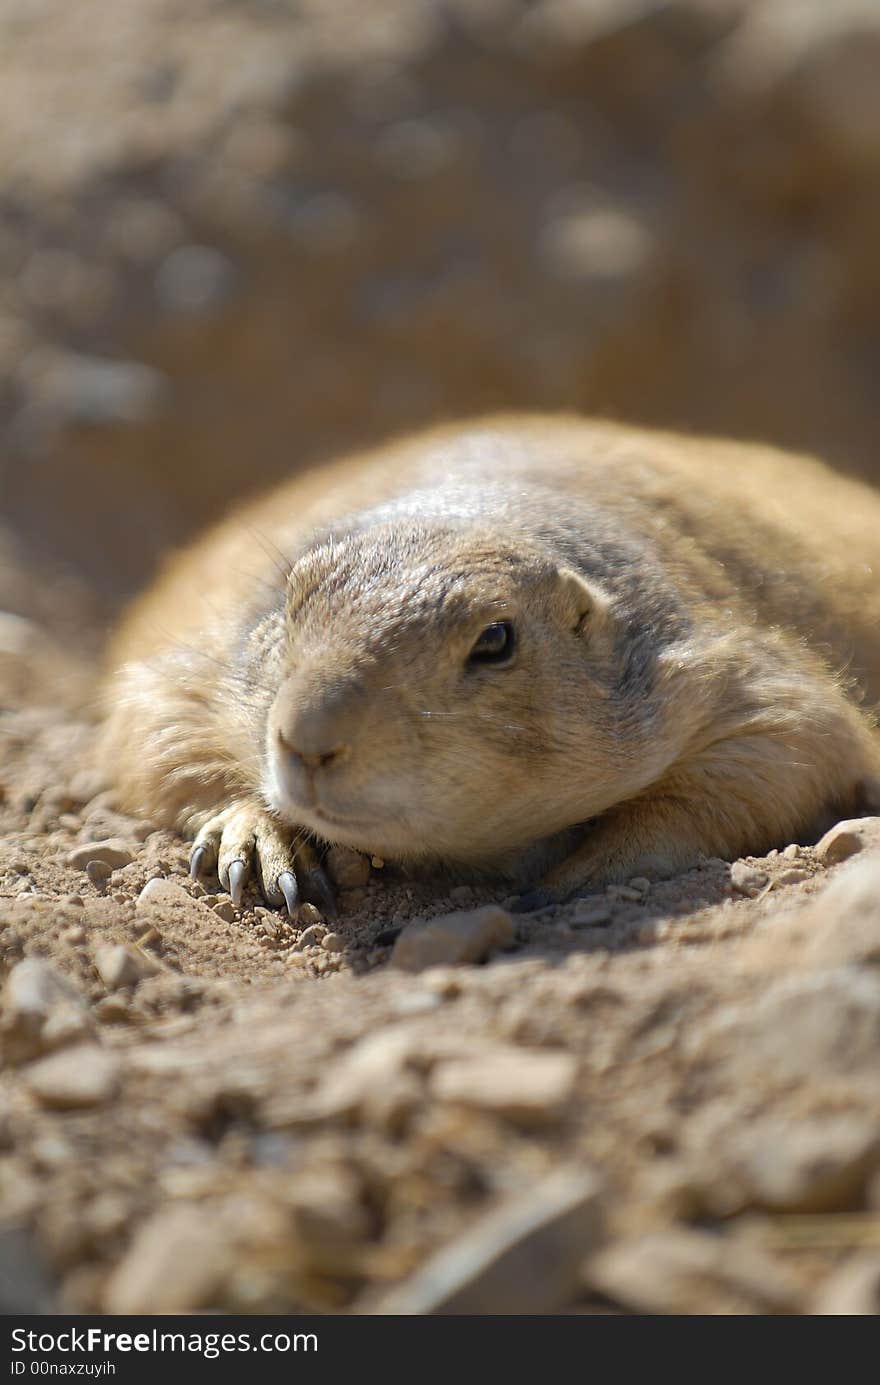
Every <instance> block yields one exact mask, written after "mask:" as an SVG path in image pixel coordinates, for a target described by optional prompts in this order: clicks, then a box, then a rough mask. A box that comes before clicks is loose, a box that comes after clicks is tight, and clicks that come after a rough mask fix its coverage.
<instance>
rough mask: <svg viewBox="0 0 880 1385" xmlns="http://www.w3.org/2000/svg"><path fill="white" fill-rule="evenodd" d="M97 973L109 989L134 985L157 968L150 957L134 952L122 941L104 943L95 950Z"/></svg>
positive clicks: (151, 974)
mask: <svg viewBox="0 0 880 1385" xmlns="http://www.w3.org/2000/svg"><path fill="white" fill-rule="evenodd" d="M95 967H96V969H97V972H98V975H99V976H100V978H101V980H102V981H103V982H104V985H105V986H107V987H108V988H109V989H110V990H111V991H115V990H116V989H117V988H118V987H119V986H136V985H137V983H138V982H139V981H143V979H144V977H146V976H154V975H155V974H156V972H157V971H158V970H159V968H158V966H157V965H156V963H155V962H154V961H153V960H152V958H150V957H147V956H145V954H144V953H142V952H134V951H132V950H131V948H128V947H124V946H123V944H122V943H106V944H104V945H103V946H101V947H99V948H98V949H97V950H96V952H95Z"/></svg>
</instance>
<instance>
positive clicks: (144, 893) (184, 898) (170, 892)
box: [134, 875, 193, 909]
mask: <svg viewBox="0 0 880 1385" xmlns="http://www.w3.org/2000/svg"><path fill="white" fill-rule="evenodd" d="M154 904H155V906H162V907H169V906H170V907H175V906H177V907H180V906H186V907H191V906H193V900H191V899H190V896H188V895H187V892H186V889H184V888H183V885H176V884H175V882H173V881H172V879H165V877H162V875H157V877H155V879H148V881H147V884H146V885H144V888H143V889H141V892H140V895H139V896H137V899H136V900H134V909H147V907H150V906H154Z"/></svg>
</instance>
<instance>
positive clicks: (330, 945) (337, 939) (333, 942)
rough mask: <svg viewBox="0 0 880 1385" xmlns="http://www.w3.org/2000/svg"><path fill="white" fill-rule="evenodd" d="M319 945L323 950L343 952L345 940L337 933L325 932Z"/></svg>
mask: <svg viewBox="0 0 880 1385" xmlns="http://www.w3.org/2000/svg"><path fill="white" fill-rule="evenodd" d="M321 946H322V947H323V949H324V951H325V952H344V951H345V948H346V942H345V939H344V938H343V937H342V936H341V935H340V934H339V933H325V934H324V936H323V938H322V939H321Z"/></svg>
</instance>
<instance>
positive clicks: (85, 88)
mask: <svg viewBox="0 0 880 1385" xmlns="http://www.w3.org/2000/svg"><path fill="white" fill-rule="evenodd" d="M771 8H772V14H771V12H770V11H771ZM38 9H39V16H37V15H36V11H35V10H34V8H33V7H32V6H31V5H29V4H27V3H22V4H9V5H7V6H6V7H5V8H4V12H3V15H2V16H0V89H2V91H3V97H2V102H3V113H4V120H3V122H2V129H0V153H2V156H3V157H2V160H0V162H2V164H3V167H4V170H5V171H4V175H3V183H2V189H0V192H2V197H0V267H2V270H3V277H2V294H0V367H2V379H0V428H2V440H3V450H2V480H3V516H2V521H0V605H2V606H3V608H4V611H5V613H4V614H2V615H0V790H2V792H0V961H2V973H3V993H2V999H0V1299H2V1306H3V1307H4V1308H7V1309H13V1310H15V1311H19V1312H20V1311H24V1310H26V1309H34V1308H35V1307H42V1308H44V1309H51V1308H63V1309H66V1310H76V1311H106V1312H116V1311H133V1312H138V1311H143V1312H152V1311H186V1310H194V1309H200V1308H212V1309H231V1310H237V1311H242V1312H267V1311H288V1310H296V1309H303V1310H317V1311H322V1312H324V1311H326V1312H340V1311H342V1312H361V1311H366V1312H374V1311H387V1312H444V1311H446V1312H449V1311H458V1312H499V1311H517V1312H589V1313H593V1312H685V1313H716V1312H718V1313H726V1312H743V1313H764V1312H774V1313H775V1312H781V1313H813V1312H817V1313H825V1312H828V1313H840V1312H846V1313H849V1312H859V1313H861V1312H866V1313H874V1312H877V1311H878V1308H880V1077H878V1066H877V1054H878V1050H880V972H878V969H877V968H878V961H880V824H878V822H877V821H876V820H873V821H870V822H865V823H863V824H861V826H859V827H858V828H853V829H851V830H850V831H849V832H848V834H846V835H845V836H844V837H842V838H840V839H838V841H837V845H836V846H835V847H832V848H830V851H824V850H823V852H821V853H818V852H817V851H816V849H815V848H814V847H813V846H810V845H809V844H798V843H792V844H790V845H788V846H786V847H785V849H784V850H783V851H781V852H780V853H779V854H777V855H775V856H773V857H772V858H767V859H762V860H756V861H752V860H750V861H747V862H744V863H726V862H721V861H706V862H704V863H702V864H701V865H700V867H699V868H698V869H695V870H694V871H692V872H690V873H689V874H688V875H687V876H685V877H683V878H681V879H678V880H674V881H670V882H668V883H665V884H662V885H654V886H650V887H648V888H647V889H645V887H644V885H643V884H641V883H636V884H634V885H633V886H630V887H626V888H624V889H617V890H610V891H608V892H606V893H605V894H604V895H603V896H601V897H600V898H593V899H590V900H586V901H575V902H573V903H572V904H570V905H566V906H564V907H560V908H557V909H551V910H546V911H544V912H543V913H539V914H535V915H522V914H510V915H508V914H507V912H506V910H504V901H503V899H501V898H500V897H499V896H493V895H492V893H491V891H487V890H485V889H476V888H472V887H471V885H470V883H469V882H468V881H467V880H462V881H460V882H457V883H456V884H455V886H454V887H453V888H451V889H450V887H448V886H444V887H442V888H441V887H437V886H435V885H432V884H431V882H429V881H423V880H407V879H404V878H400V877H395V876H394V874H393V872H392V871H391V870H390V869H389V868H387V867H386V868H383V869H372V870H371V872H370V873H369V878H368V879H367V880H366V882H365V883H363V884H358V885H356V886H355V887H354V888H347V889H345V888H344V889H343V890H342V897H343V910H342V914H341V917H340V918H339V920H337V921H335V922H334V923H333V924H332V926H331V925H330V924H329V923H328V922H327V921H326V920H320V919H318V918H315V917H305V918H302V919H301V920H299V921H298V923H297V925H296V926H290V925H287V924H286V923H285V922H284V921H283V920H282V919H281V917H280V916H279V915H277V914H274V913H273V912H272V911H268V910H265V909H262V908H261V907H260V905H259V901H258V900H257V899H255V898H254V897H253V896H248V897H246V899H245V907H244V908H243V909H242V910H241V911H240V912H236V911H234V910H233V909H232V908H231V906H230V904H229V901H228V900H227V899H226V898H225V897H224V896H223V895H222V894H217V895H215V894H212V893H211V892H210V888H209V887H208V888H204V887H202V886H199V885H193V884H192V883H191V882H189V880H188V879H187V877H186V874H185V864H186V857H187V848H186V844H185V843H183V842H182V841H180V840H178V839H176V838H175V837H173V836H171V835H169V834H167V833H165V832H161V831H157V830H156V829H155V826H154V825H153V824H151V823H148V822H140V821H134V820H132V819H130V818H127V817H125V816H123V815H120V814H119V813H118V812H117V811H116V809H115V807H114V804H113V799H112V794H109V793H108V792H107V791H106V788H105V786H103V785H102V784H100V783H99V782H97V781H96V779H95V776H94V771H93V768H92V763H91V745H92V741H93V736H94V713H93V710H92V707H91V702H92V696H93V692H94V687H95V677H96V660H97V658H98V651H99V650H100V646H101V642H102V639H103V635H104V632H105V630H106V627H107V623H108V621H109V619H110V618H111V617H112V615H113V612H114V611H115V610H116V609H117V608H118V606H119V604H120V602H121V601H122V600H123V599H124V597H125V596H126V594H127V593H128V592H130V591H131V590H133V589H134V588H135V587H136V586H137V585H138V584H139V583H140V582H142V581H143V580H145V578H146V576H147V575H148V574H149V572H150V570H151V568H152V566H153V565H154V564H155V562H156V561H157V558H158V556H159V555H160V554H161V552H162V551H164V549H165V548H166V547H167V546H168V545H169V543H173V542H176V541H177V540H179V539H181V538H183V537H185V536H186V535H187V534H188V533H190V532H192V530H193V529H194V528H196V527H198V525H199V524H200V523H202V522H204V521H205V520H206V519H208V518H210V517H211V516H213V515H214V514H216V513H218V512H220V511H221V510H222V509H223V508H224V507H225V506H226V505H227V504H228V503H229V502H230V501H231V500H233V499H234V498H235V496H237V495H238V494H241V493H243V492H245V491H247V490H249V489H253V488H254V487H255V486H258V485H261V484H264V483H267V482H269V481H271V480H272V479H273V478H274V477H276V476H278V475H280V474H282V473H283V472H285V471H287V470H289V469H290V468H291V467H292V466H296V465H302V464H304V463H306V462H308V461H310V460H313V459H315V458H319V457H320V456H322V455H325V454H326V453H328V452H331V451H333V450H335V449H336V448H337V447H339V446H342V445H348V444H349V443H362V442H364V441H366V440H369V439H372V438H375V437H378V436H382V435H384V434H387V433H390V432H394V431H396V430H397V429H399V428H402V427H406V426H410V425H412V424H416V423H421V422H424V421H427V420H429V419H431V418H434V417H437V416H438V415H440V414H449V413H461V414H468V413H472V412H474V411H477V410H481V409H484V408H490V407H496V406H506V405H520V406H526V405H528V406H545V407H556V406H559V405H565V406H573V407H580V408H584V409H590V410H600V411H603V412H614V413H618V414H621V415H624V416H627V417H632V418H634V419H639V420H645V421H649V422H660V423H668V424H673V425H682V424H683V425H686V426H693V427H702V428H714V429H717V430H718V431H722V432H728V433H731V434H737V435H747V434H754V435H759V436H762V437H767V438H769V439H770V440H773V441H779V442H783V443H786V442H787V443H797V444H800V445H804V446H808V447H815V448H816V449H817V450H821V451H822V452H824V453H825V454H826V455H828V456H829V457H830V458H831V459H832V460H834V461H836V462H837V463H839V464H840V465H841V466H842V467H844V468H845V469H848V470H853V471H859V472H861V473H862V474H865V475H868V476H869V477H871V476H873V477H874V478H875V479H876V476H877V473H876V423H877V404H876V373H877V372H876V367H877V363H878V361H880V335H878V322H877V318H876V313H875V312H872V310H871V306H870V305H871V303H872V302H876V288H877V278H876V275H877V269H876V244H877V235H878V234H880V220H878V217H880V199H878V198H877V196H876V188H877V185H878V169H880V147H878V145H877V141H876V131H877V130H878V129H880V111H878V107H877V100H878V95H877V83H876V79H875V78H876V67H873V66H872V65H871V61H872V55H873V53H874V52H875V45H876V44H877V42H878V41H880V37H878V35H880V30H878V27H877V14H876V7H875V6H873V5H871V4H870V3H856V0H847V3H846V4H840V5H837V6H834V7H822V6H817V7H803V6H799V5H788V4H783V3H780V4H778V5H774V6H773V7H769V6H765V5H762V4H758V3H757V0H755V3H747V2H746V0H729V3H725V4H723V5H719V4H717V3H716V2H715V0H681V2H680V3H677V4H675V5H671V6H670V5H662V4H660V3H654V0H644V3H643V2H642V0H639V2H638V3H635V4H633V5H627V6H623V7H621V6H615V5H608V6H602V5H597V6H588V7H584V6H582V5H579V4H575V3H574V0H572V2H571V3H567V2H565V0H564V2H562V3H560V0H555V3H552V4H551V3H549V0H548V2H547V3H541V4H539V5H532V6H522V5H520V4H518V3H517V0H510V3H507V0H491V3H490V2H489V0H481V3H480V4H475V3H474V4H472V3H467V4H465V3H463V2H462V3H459V4H453V3H451V0H450V3H449V4H443V5H440V4H438V5H436V6H433V5H424V6H422V5H412V6H410V5H398V4H395V3H392V2H391V0H382V3H379V0H376V4H375V5H374V6H373V7H372V9H373V11H374V12H375V15H376V22H375V24H374V25H373V26H371V27H370V28H369V29H367V28H366V27H362V28H359V29H356V28H354V27H353V26H352V24H351V18H350V14H349V9H348V8H347V6H346V5H345V4H344V3H342V0H333V3H330V2H329V0H328V3H326V4H314V5H312V4H310V5H302V6H299V7H296V10H295V13H294V11H293V10H292V9H291V7H287V6H284V5H270V6H260V7H255V6H252V5H249V4H247V3H245V2H244V0H241V2H240V3H238V0H236V3H232V4H229V3H224V4H218V5H213V4H208V3H203V2H202V0H186V3H176V4H175V5H173V6H172V5H169V4H167V3H165V0H131V3H115V4H113V5H112V7H110V6H109V4H108V0H90V5H89V10H90V11H91V14H90V19H85V18H83V12H84V11H83V7H80V8H79V9H78V11H77V19H76V21H75V22H74V23H73V24H71V21H70V19H69V16H67V11H66V10H65V9H64V7H63V6H61V5H60V3H57V0H46V3H44V4H43V5H41V6H39V7H38ZM257 9H259V16H258V17H257V15H256V11H257ZM527 11H528V13H527ZM624 11H625V14H624V13H623V12H624ZM808 11H809V13H808ZM65 16H67V17H65ZM38 20H39V22H38ZM83 72H87V73H89V80H88V81H86V82H84V81H83V80H82V73H83ZM866 73H867V74H868V76H867V77H866ZM719 150H722V151H723V157H719V152H718V151H719ZM670 343H672V344H673V345H674V349H670ZM349 864H350V863H349ZM356 874H357V871H356V870H355V875H356ZM362 874H365V872H364V871H362ZM209 884H210V882H208V886H209ZM492 905H495V906H497V905H501V912H500V913H497V912H496V913H495V914H493V915H486V914H485V913H480V912H479V911H480V910H481V909H483V908H485V907H487V906H492ZM450 913H453V914H455V915H457V916H458V917H457V919H456V921H455V922H454V923H452V924H449V923H447V924H445V925H443V926H442V927H440V926H436V925H435V926H434V927H433V929H432V928H431V927H427V928H425V925H426V924H429V923H430V921H431V920H433V919H436V918H437V917H438V916H444V915H447V914H450ZM475 915H476V917H475ZM419 920H421V921H422V924H421V925H420V924H419V922H418V921H419ZM414 923H415V927H414ZM400 929H403V933H399V932H398V930H400ZM416 934H417V935H418V937H417V938H416V941H414V942H413V941H409V940H411V939H412V938H413V937H414V935H416ZM399 938H402V939H403V941H402V942H401V941H399V940H398V939H399ZM426 939H427V941H426ZM493 939H494V941H493ZM430 948H433V949H434V951H433V953H432V954H431V955H432V957H433V963H432V964H431V965H428V966H426V967H425V968H424V969H423V970H407V969H405V968H404V967H403V966H401V965H399V963H400V962H401V961H402V960H405V958H406V956H407V949H408V955H409V957H410V958H412V957H413V956H414V955H416V954H419V955H421V956H422V957H423V958H425V957H427V956H428V951H429V949H430ZM419 950H421V952H419ZM462 956H465V957H467V958H469V960H467V961H460V959H461V957H462ZM456 958H458V959H459V964H454V963H455V960H456ZM536 1267H540V1268H539V1269H538V1268H536Z"/></svg>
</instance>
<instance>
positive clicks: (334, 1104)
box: [303, 1025, 412, 1120]
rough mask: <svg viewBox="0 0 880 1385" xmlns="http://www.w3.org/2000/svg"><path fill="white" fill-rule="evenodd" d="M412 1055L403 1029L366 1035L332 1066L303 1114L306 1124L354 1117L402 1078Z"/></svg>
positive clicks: (406, 1030)
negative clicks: (341, 1117) (401, 1075)
mask: <svg viewBox="0 0 880 1385" xmlns="http://www.w3.org/2000/svg"><path fill="white" fill-rule="evenodd" d="M411 1053H412V1034H411V1032H410V1029H409V1028H408V1027H407V1026H405V1025H387V1026H386V1027H385V1028H383V1029H380V1030H378V1031H377V1032H376V1033H374V1034H369V1035H367V1037H366V1038H364V1039H360V1040H359V1041H358V1042H357V1043H356V1044H354V1045H353V1046H352V1048H351V1049H349V1051H348V1053H346V1054H345V1056H344V1057H343V1058H342V1059H341V1060H340V1061H339V1062H338V1063H337V1064H336V1065H335V1067H334V1068H333V1069H332V1071H331V1072H330V1074H329V1076H328V1077H327V1078H326V1079H325V1080H324V1082H323V1083H322V1084H321V1086H320V1087H319V1089H318V1092H317V1094H316V1096H315V1098H314V1101H313V1102H312V1104H311V1106H310V1107H308V1108H307V1109H305V1111H304V1112H303V1114H304V1115H305V1116H306V1117H307V1118H308V1119H309V1120H311V1119H316V1120H327V1119H331V1118H333V1117H336V1116H349V1115H353V1114H355V1113H356V1112H357V1111H359V1110H361V1109H362V1108H365V1107H367V1106H368V1105H369V1103H370V1100H371V1098H373V1097H374V1095H375V1094H376V1093H381V1092H382V1091H383V1090H385V1089H387V1087H388V1086H389V1084H390V1083H391V1082H393V1081H394V1080H395V1079H396V1078H397V1077H398V1076H399V1075H400V1074H401V1072H402V1071H403V1068H404V1066H405V1064H406V1062H407V1060H408V1059H409V1057H410V1056H411Z"/></svg>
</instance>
